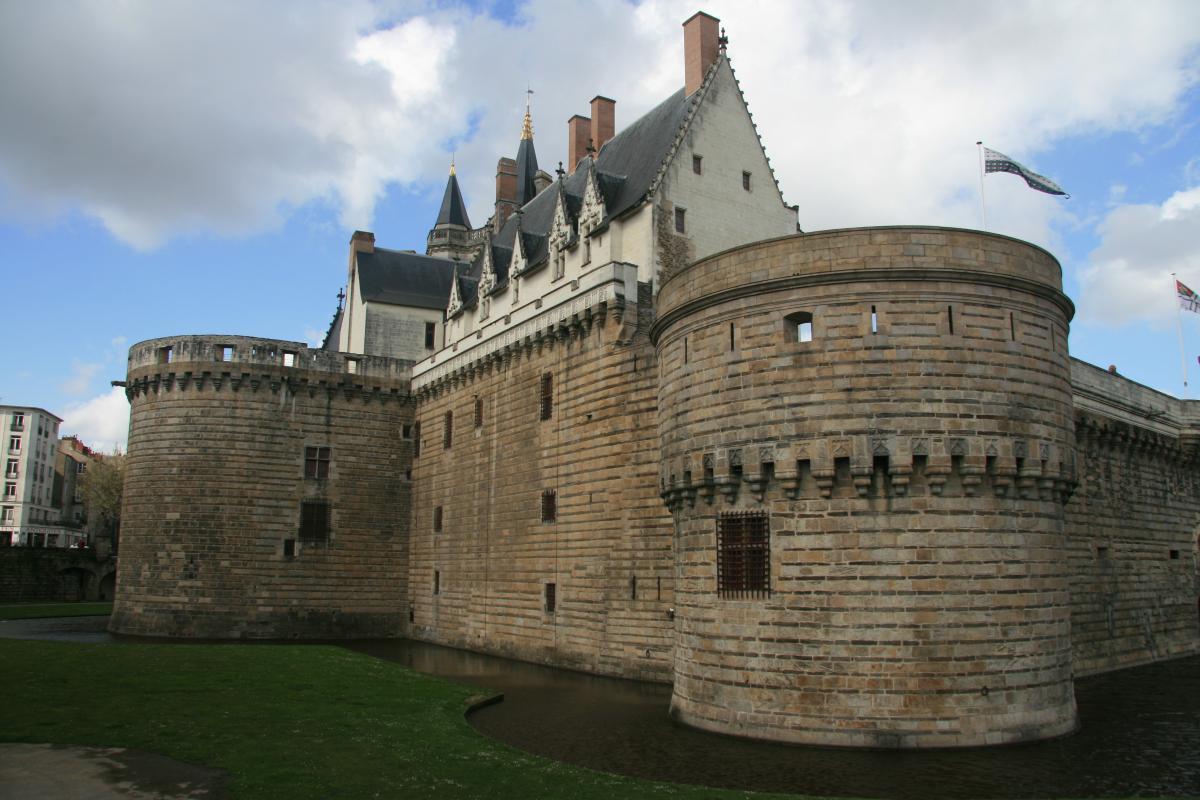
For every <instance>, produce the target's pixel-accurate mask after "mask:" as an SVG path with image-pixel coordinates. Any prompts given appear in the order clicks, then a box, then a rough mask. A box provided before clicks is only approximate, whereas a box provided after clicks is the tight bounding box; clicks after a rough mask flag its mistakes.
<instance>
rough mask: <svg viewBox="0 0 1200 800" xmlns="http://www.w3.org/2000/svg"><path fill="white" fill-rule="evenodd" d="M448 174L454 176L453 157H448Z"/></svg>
mask: <svg viewBox="0 0 1200 800" xmlns="http://www.w3.org/2000/svg"><path fill="white" fill-rule="evenodd" d="M450 174H451V175H453V174H454V155H451V156H450Z"/></svg>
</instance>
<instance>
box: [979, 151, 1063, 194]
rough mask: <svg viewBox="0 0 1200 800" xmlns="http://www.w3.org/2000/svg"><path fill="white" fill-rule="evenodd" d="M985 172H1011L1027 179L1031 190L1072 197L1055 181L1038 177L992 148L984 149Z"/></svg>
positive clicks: (1026, 181)
mask: <svg viewBox="0 0 1200 800" xmlns="http://www.w3.org/2000/svg"><path fill="white" fill-rule="evenodd" d="M983 171H984V172H985V173H986V172H1011V173H1013V174H1015V175H1020V176H1021V177H1022V178H1024V179H1025V183H1027V184H1029V188H1030V189H1037V190H1038V191H1039V192H1045V193H1046V194H1057V195H1062V196H1063V197H1070V196H1071V195H1069V194H1067V193H1066V192H1064V191H1063V188H1062V187H1061V186H1059V185H1058V184H1057V183H1055V182H1054V181H1052V180H1050V179H1049V178H1047V177H1046V176H1045V175H1038V174H1037V173H1036V172H1034V171H1033V170H1031V169H1029V168H1028V167H1025V166H1022V165H1021V164H1018V163H1017V162H1016V161H1013V160H1012V159H1011V158H1009V157H1008V156H1006V155H1004V153H997V152H996V151H995V150H993V149H991V148H990V147H985V148H983Z"/></svg>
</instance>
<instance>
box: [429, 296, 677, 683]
mask: <svg viewBox="0 0 1200 800" xmlns="http://www.w3.org/2000/svg"><path fill="white" fill-rule="evenodd" d="M637 310H638V311H639V312H640V313H641V318H640V319H639V318H638V317H637V316H636V315H634V314H632V313H630V312H631V311H633V310H632V309H624V310H623V309H620V308H610V309H608V311H607V312H606V311H605V310H603V309H601V310H600V311H599V313H598V314H597V315H595V316H587V317H585V318H583V319H579V318H576V319H574V320H572V321H571V322H569V323H567V324H565V325H562V326H554V327H552V328H550V329H544V330H542V331H541V333H540V334H539V335H538V336H535V337H530V338H529V339H527V340H526V341H524V342H523V343H521V344H518V345H516V346H513V347H510V348H508V349H507V350H506V351H505V352H504V353H503V354H494V355H493V356H490V357H488V358H487V359H486V360H485V361H483V362H481V363H479V364H476V365H474V366H473V367H472V368H470V369H468V370H467V371H466V373H465V374H464V375H463V376H461V377H457V378H455V379H453V380H448V381H444V382H443V383H441V384H440V385H439V386H438V387H437V388H433V389H427V390H423V391H422V392H421V394H420V400H419V403H418V418H419V420H420V423H421V439H422V444H421V452H420V456H419V457H418V458H416V460H415V467H414V478H415V484H416V486H417V487H418V489H417V493H416V496H415V499H414V504H413V520H414V523H413V541H412V559H413V565H412V574H411V581H410V595H411V603H412V609H413V615H414V625H413V630H412V635H413V636H414V637H415V638H420V639H424V640H427V641H432V642H437V643H441V644H448V645H453V646H456V647H465V648H469V649H471V650H482V651H487V652H493V653H500V654H502V655H507V656H511V657H515V658H519V659H523V660H527V661H537V662H541V663H547V664H554V665H560V666H567V667H572V668H575V669H581V670H586V671H590V672H599V673H605V674H611V675H621V676H625V677H636V678H645V679H650V680H659V681H666V680H669V679H670V666H671V653H672V639H673V623H672V621H671V619H670V617H669V614H668V609H669V608H670V607H671V606H672V604H673V580H672V571H673V561H672V556H671V522H670V517H669V516H668V515H667V513H666V510H665V509H664V508H663V505H662V502H661V500H660V499H659V497H658V440H657V430H656V427H655V426H656V416H655V407H654V404H655V379H656V376H657V373H656V369H655V364H654V350H653V348H652V347H651V345H650V343H649V341H648V339H647V338H646V330H647V328H648V327H649V319H648V317H647V316H646V315H647V314H648V313H649V312H650V303H649V290H648V287H646V286H644V285H643V287H642V291H641V300H640V302H639V304H638V309H637ZM546 373H550V375H551V376H552V382H553V409H552V412H551V418H550V419H548V420H543V419H541V413H540V412H541V408H540V406H541V383H542V376H543V375H545V374H546ZM476 398H479V399H480V400H481V401H482V404H483V406H482V416H483V424H482V426H481V427H479V428H476V427H475V424H474V422H475V400H476ZM447 412H453V428H452V434H453V439H452V445H451V447H450V448H449V449H446V448H445V447H443V444H444V425H445V415H446V413H447ZM546 491H553V492H554V493H555V495H554V496H555V505H556V520H555V521H553V522H543V521H542V495H543V492H546ZM439 506H440V507H441V509H442V512H441V531H440V532H435V530H434V517H435V513H436V512H435V509H436V508H437V507H439ZM435 572H436V573H437V578H436V582H437V593H436V594H435V593H434V584H435V577H434V573H435ZM547 583H553V584H555V591H554V593H555V609H554V611H553V612H550V611H548V610H547V607H546V584H547Z"/></svg>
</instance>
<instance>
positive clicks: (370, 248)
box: [350, 231, 375, 253]
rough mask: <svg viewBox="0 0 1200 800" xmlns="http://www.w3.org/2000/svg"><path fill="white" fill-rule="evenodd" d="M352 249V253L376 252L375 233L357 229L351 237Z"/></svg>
mask: <svg viewBox="0 0 1200 800" xmlns="http://www.w3.org/2000/svg"><path fill="white" fill-rule="evenodd" d="M350 251H351V252H352V253H374V252H375V234H373V233H371V232H370V231H355V232H354V235H353V236H351V237H350Z"/></svg>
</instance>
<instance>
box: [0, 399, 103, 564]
mask: <svg viewBox="0 0 1200 800" xmlns="http://www.w3.org/2000/svg"><path fill="white" fill-rule="evenodd" d="M61 423H62V420H61V419H59V418H58V417H56V416H55V415H54V414H51V413H50V412H49V411H46V410H45V409H42V408H34V407H31V406H0V433H2V434H3V437H4V438H3V443H4V495H3V498H0V546H3V545H12V546H17V547H70V546H71V545H76V544H78V543H79V542H81V541H86V535H85V534H84V533H83V532H82V531H81V530H79V529H75V528H73V527H64V526H63V525H62V509H61V507H60V506H59V505H58V504H56V502H55V497H54V491H55V486H56V475H57V473H56V471H55V466H56V460H57V457H58V426H59V425H60V424H61Z"/></svg>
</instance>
